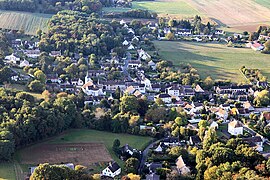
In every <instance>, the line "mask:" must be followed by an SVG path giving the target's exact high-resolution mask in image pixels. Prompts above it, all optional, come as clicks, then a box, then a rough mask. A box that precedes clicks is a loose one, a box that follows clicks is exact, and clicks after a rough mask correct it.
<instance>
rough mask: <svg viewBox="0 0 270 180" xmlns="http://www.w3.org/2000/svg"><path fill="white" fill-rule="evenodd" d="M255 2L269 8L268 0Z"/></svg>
mask: <svg viewBox="0 0 270 180" xmlns="http://www.w3.org/2000/svg"><path fill="white" fill-rule="evenodd" d="M255 2H256V3H258V4H260V5H262V6H264V7H267V8H270V1H269V0H255Z"/></svg>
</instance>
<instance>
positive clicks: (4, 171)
mask: <svg viewBox="0 0 270 180" xmlns="http://www.w3.org/2000/svg"><path fill="white" fill-rule="evenodd" d="M5 179H12V180H13V179H16V176H15V170H14V166H13V163H0V180H5Z"/></svg>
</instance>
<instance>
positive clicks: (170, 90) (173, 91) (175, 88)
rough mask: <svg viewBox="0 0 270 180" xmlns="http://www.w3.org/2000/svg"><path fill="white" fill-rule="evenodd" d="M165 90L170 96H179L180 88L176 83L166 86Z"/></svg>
mask: <svg viewBox="0 0 270 180" xmlns="http://www.w3.org/2000/svg"><path fill="white" fill-rule="evenodd" d="M166 92H167V93H168V94H169V95H171V96H180V89H179V87H178V86H177V85H173V86H171V87H169V88H166Z"/></svg>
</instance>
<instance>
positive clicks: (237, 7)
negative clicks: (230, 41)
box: [133, 0, 270, 31]
mask: <svg viewBox="0 0 270 180" xmlns="http://www.w3.org/2000/svg"><path fill="white" fill-rule="evenodd" d="M133 8H139V9H148V10H150V11H154V12H157V13H158V14H159V16H164V15H165V16H171V17H179V18H183V17H194V16H195V15H200V16H202V17H203V19H204V20H206V21H210V20H212V21H215V22H216V23H218V24H219V25H221V26H224V27H227V26H228V27H233V28H234V29H237V30H241V31H244V30H246V29H247V30H248V31H255V30H256V28H257V27H258V26H259V25H269V24H270V1H268V0H241V1H235V0H215V1H213V0H156V1H137V2H133Z"/></svg>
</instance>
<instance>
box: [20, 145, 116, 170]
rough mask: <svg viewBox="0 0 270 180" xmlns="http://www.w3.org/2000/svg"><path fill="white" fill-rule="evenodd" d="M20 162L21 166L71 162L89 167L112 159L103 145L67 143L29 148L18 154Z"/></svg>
mask: <svg viewBox="0 0 270 180" xmlns="http://www.w3.org/2000/svg"><path fill="white" fill-rule="evenodd" d="M41 154H42V155H41ZM20 160H21V163H22V164H40V163H46V162H50V163H52V164H60V163H61V162H64V163H69V162H73V163H75V164H80V165H84V166H89V164H93V163H98V162H109V161H111V160H112V158H111V156H110V154H109V152H108V151H107V149H106V147H105V145H104V144H103V143H67V144H39V145H35V146H31V147H29V148H26V149H24V150H22V151H21V152H20Z"/></svg>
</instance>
